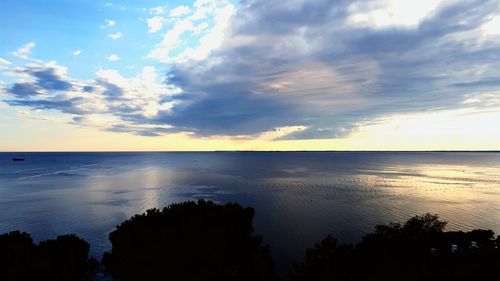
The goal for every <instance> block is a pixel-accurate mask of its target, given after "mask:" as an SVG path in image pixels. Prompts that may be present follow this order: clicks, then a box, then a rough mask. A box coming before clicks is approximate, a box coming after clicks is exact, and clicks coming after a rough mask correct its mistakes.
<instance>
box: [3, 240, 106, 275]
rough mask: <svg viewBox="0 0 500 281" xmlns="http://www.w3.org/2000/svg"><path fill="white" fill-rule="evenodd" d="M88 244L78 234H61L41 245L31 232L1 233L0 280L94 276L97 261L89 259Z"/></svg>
mask: <svg viewBox="0 0 500 281" xmlns="http://www.w3.org/2000/svg"><path fill="white" fill-rule="evenodd" d="M88 252H89V244H88V243H87V242H85V241H84V240H82V239H80V238H78V237H77V236H76V235H73V234H69V235H62V236H58V237H57V238H56V239H55V240H46V241H42V242H40V243H39V244H38V245H37V244H34V243H33V239H32V238H31V235H29V234H28V233H25V232H19V231H13V232H9V233H6V234H2V235H0V280H3V281H11V280H12V281H14V280H19V281H21V280H23V281H29V280H33V281H35V280H36V281H44V280H47V281H49V280H50V281H70V280H75V281H78V280H91V279H92V275H93V273H94V272H95V271H96V270H97V266H98V263H97V261H96V260H94V259H89V257H88Z"/></svg>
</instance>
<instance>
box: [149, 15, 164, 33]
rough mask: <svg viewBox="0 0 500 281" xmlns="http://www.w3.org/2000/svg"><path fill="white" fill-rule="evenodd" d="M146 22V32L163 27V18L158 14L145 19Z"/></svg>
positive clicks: (152, 31)
mask: <svg viewBox="0 0 500 281" xmlns="http://www.w3.org/2000/svg"><path fill="white" fill-rule="evenodd" d="M146 22H147V23H148V33H155V32H158V31H160V30H161V29H162V28H163V24H164V23H165V18H163V17H160V16H155V17H152V18H149V19H146Z"/></svg>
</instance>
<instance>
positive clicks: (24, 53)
mask: <svg viewBox="0 0 500 281" xmlns="http://www.w3.org/2000/svg"><path fill="white" fill-rule="evenodd" d="M35 46H36V45H35V43H34V42H28V43H26V44H25V45H24V46H22V47H21V48H19V49H17V50H16V51H14V52H13V53H12V55H13V56H16V57H19V58H22V59H29V56H30V55H31V50H32V49H33V48H35Z"/></svg>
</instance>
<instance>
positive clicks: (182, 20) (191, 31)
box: [148, 0, 236, 63]
mask: <svg viewBox="0 0 500 281" xmlns="http://www.w3.org/2000/svg"><path fill="white" fill-rule="evenodd" d="M180 7H183V6H180ZM180 7H178V8H180ZM193 8H194V11H193V13H192V14H191V15H189V16H187V17H182V15H187V14H188V13H187V12H186V13H178V14H177V17H178V18H177V17H174V18H173V19H172V18H170V20H172V22H173V27H172V28H171V29H170V30H168V31H167V32H166V33H165V34H164V35H163V39H162V41H161V42H160V43H158V44H156V45H155V47H154V48H153V49H152V50H151V51H150V53H149V54H148V57H149V58H152V59H156V60H158V61H160V62H163V63H181V62H185V61H188V60H203V59H205V58H206V57H207V56H208V55H209V54H210V53H211V52H212V51H213V50H215V49H217V48H218V47H220V45H221V44H222V40H223V39H224V36H225V34H226V32H227V30H228V29H229V23H230V19H231V17H232V16H233V15H234V13H235V10H236V8H235V7H234V6H233V5H232V4H231V3H230V2H228V1H225V0H222V1H208V0H203V1H200V0H198V1H196V2H195V3H194V4H193ZM182 10H184V11H187V10H186V9H185V8H182V9H181V8H180V9H179V11H182ZM176 13H177V12H176ZM205 19H209V20H210V21H213V24H212V25H211V26H209V24H208V23H207V22H205V21H203V22H200V21H202V20H205ZM202 31H203V32H204V34H203V36H201V34H202ZM200 36H201V37H200ZM187 40H189V42H190V43H189V44H186V41H187ZM193 41H195V42H197V44H193ZM185 45H189V46H190V47H188V48H184V47H183V46H185Z"/></svg>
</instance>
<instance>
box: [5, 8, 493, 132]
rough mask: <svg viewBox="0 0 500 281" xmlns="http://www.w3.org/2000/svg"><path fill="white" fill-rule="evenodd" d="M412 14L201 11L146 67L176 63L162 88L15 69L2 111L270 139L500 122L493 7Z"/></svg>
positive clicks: (106, 74) (117, 128)
mask: <svg viewBox="0 0 500 281" xmlns="http://www.w3.org/2000/svg"><path fill="white" fill-rule="evenodd" d="M408 5H409V6H408V7H410V10H413V11H414V12H415V14H414V15H413V16H412V17H410V16H407V13H409V10H408V9H406V8H405V7H403V6H400V3H399V2H397V1H392V0H387V1H364V0H361V1H348V0H340V1H329V0H318V1H306V0H294V1H291V2H289V3H287V5H283V2H282V1H277V0H267V1H263V0H246V1H241V2H240V4H239V5H238V10H236V7H235V6H233V5H231V4H230V3H229V2H227V1H215V0H198V1H196V2H195V3H194V5H193V6H192V8H191V10H192V12H191V13H189V14H184V15H181V16H179V17H175V18H166V19H165V21H168V22H169V23H171V26H169V29H168V30H167V31H165V32H164V33H163V34H162V39H161V41H160V42H158V44H156V45H155V46H154V47H153V48H152V50H151V51H150V53H149V55H148V57H149V58H152V59H156V60H158V61H160V62H162V63H168V64H169V65H168V67H166V68H167V69H168V72H167V73H165V75H164V76H158V72H157V70H156V69H155V68H144V69H142V71H141V72H140V73H139V74H138V75H136V76H133V77H125V76H123V75H122V74H120V72H119V71H117V70H110V69H100V70H98V71H97V72H96V74H95V79H92V80H88V81H87V80H76V79H72V78H69V77H68V76H67V73H66V71H65V69H64V68H63V67H61V66H58V65H55V64H52V65H49V64H41V63H37V64H34V65H26V66H23V67H14V66H10V65H9V70H8V72H9V73H13V75H17V77H18V80H17V81H15V82H14V83H13V84H12V85H9V86H8V87H7V88H6V89H5V91H6V92H7V94H8V96H9V99H8V100H6V102H7V103H8V104H9V105H10V106H23V107H26V108H31V109H43V110H45V109H52V110H58V111H61V112H64V113H67V114H70V115H72V117H74V118H73V121H72V122H74V123H75V124H79V125H80V126H84V125H88V126H99V127H101V128H103V129H106V130H110V131H114V132H130V133H134V134H140V135H148V136H156V135H163V134H168V133H173V132H183V133H187V134H189V135H191V136H193V135H196V136H198V137H212V136H217V137H220V136H225V137H229V138H231V137H232V138H240V139H241V138H250V139H253V138H264V139H267V140H269V139H318V138H343V137H345V136H347V135H349V134H352V133H353V132H355V131H356V130H357V129H358V128H359V127H360V126H361V125H362V126H367V124H371V123H373V122H379V121H380V120H385V119H384V118H387V117H388V116H401V115H402V114H420V113H434V112H443V111H448V110H462V109H464V112H469V111H468V110H467V109H471V108H480V107H483V108H485V109H491V110H496V109H495V108H498V101H499V100H500V94H499V93H500V91H499V88H500V82H499V81H500V79H499V77H500V69H499V68H498V66H497V60H496V58H498V57H500V41H499V40H498V38H497V36H496V35H495V34H494V32H493V33H492V32H491V30H492V27H491V26H495V24H496V20H495V19H496V17H497V16H498V15H499V14H500V7H499V4H498V1H493V0H491V1H484V0H470V1H453V0H446V1H431V2H427V1H424V2H422V5H420V6H418V7H417V6H415V5H417V4H415V5H413V4H408ZM162 25H163V22H162ZM150 28H151V27H150ZM156 28H158V27H156ZM161 28H162V27H159V29H158V30H156V32H158V31H160V30H161ZM188 43H189V44H188ZM186 46H187V47H186ZM111 57H112V56H110V57H108V59H110V58H111ZM116 59H118V57H117V56H116ZM95 116H100V117H99V118H97V117H95ZM102 116H105V117H106V118H105V119H103V117H102ZM93 118H94V119H93ZM97 119H99V120H106V121H102V122H97V121H95V120H97ZM92 120H93V121H92Z"/></svg>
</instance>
